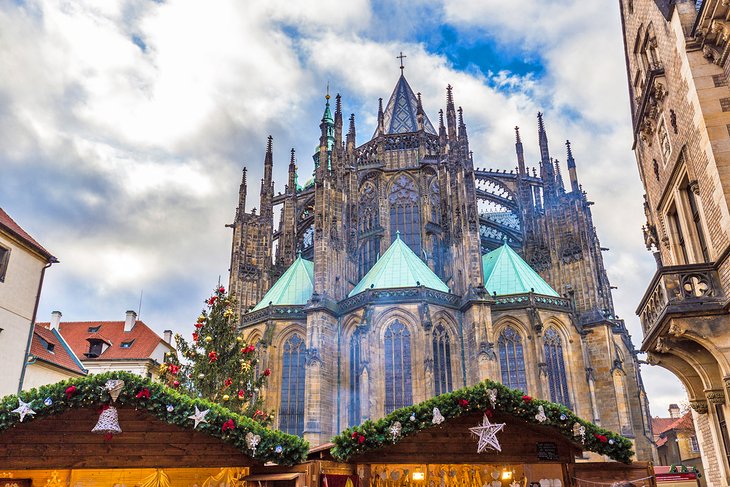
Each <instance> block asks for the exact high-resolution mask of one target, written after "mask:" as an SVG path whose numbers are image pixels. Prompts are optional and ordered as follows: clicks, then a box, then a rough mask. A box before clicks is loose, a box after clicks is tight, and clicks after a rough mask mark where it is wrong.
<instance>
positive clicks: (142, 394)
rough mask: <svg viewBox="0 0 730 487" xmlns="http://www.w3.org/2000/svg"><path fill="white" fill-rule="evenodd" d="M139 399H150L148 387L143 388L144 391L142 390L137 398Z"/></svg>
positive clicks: (136, 395)
mask: <svg viewBox="0 0 730 487" xmlns="http://www.w3.org/2000/svg"><path fill="white" fill-rule="evenodd" d="M134 397H136V398H137V399H149V398H150V390H149V389H147V388H146V387H143V388H142V390H140V391H139V392H138V393H137V394H135V396H134Z"/></svg>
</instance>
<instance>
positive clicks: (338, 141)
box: [335, 93, 342, 150]
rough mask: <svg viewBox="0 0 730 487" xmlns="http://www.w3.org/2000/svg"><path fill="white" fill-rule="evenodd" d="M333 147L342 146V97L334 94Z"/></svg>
mask: <svg viewBox="0 0 730 487" xmlns="http://www.w3.org/2000/svg"><path fill="white" fill-rule="evenodd" d="M335 147H337V149H338V150H339V148H340V147H342V97H341V96H340V94H339V93H337V95H336V96H335Z"/></svg>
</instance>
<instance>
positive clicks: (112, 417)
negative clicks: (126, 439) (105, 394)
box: [91, 406, 122, 435]
mask: <svg viewBox="0 0 730 487" xmlns="http://www.w3.org/2000/svg"><path fill="white" fill-rule="evenodd" d="M91 432H92V433H102V434H104V435H117V434H119V433H121V432H122V428H120V427H119V413H118V412H117V408H115V407H114V406H104V408H103V409H102V411H101V414H100V415H99V421H97V422H96V426H94V428H93V429H92V430H91Z"/></svg>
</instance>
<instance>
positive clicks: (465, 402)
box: [459, 399, 469, 408]
mask: <svg viewBox="0 0 730 487" xmlns="http://www.w3.org/2000/svg"><path fill="white" fill-rule="evenodd" d="M459 406H461V407H463V408H465V407H467V406H469V401H467V400H466V399H459Z"/></svg>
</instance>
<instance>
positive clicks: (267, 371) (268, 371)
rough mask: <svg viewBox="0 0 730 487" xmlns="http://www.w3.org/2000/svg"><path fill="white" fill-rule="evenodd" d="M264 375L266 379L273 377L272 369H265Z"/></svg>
mask: <svg viewBox="0 0 730 487" xmlns="http://www.w3.org/2000/svg"><path fill="white" fill-rule="evenodd" d="M264 375H265V376H266V377H268V376H270V375H271V369H264Z"/></svg>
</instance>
